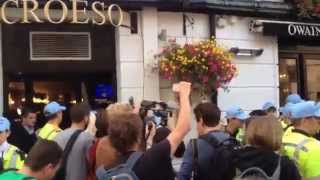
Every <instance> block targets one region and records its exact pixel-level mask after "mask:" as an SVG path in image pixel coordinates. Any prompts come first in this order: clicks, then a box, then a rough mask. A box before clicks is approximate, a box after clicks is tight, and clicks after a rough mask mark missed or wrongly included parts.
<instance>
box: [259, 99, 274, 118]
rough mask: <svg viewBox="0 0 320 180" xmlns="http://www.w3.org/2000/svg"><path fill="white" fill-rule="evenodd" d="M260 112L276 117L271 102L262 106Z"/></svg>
mask: <svg viewBox="0 0 320 180" xmlns="http://www.w3.org/2000/svg"><path fill="white" fill-rule="evenodd" d="M262 110H263V111H265V112H266V113H267V114H271V115H274V116H277V108H276V106H275V105H274V104H273V103H272V102H269V101H268V102H266V103H264V104H263V106H262Z"/></svg>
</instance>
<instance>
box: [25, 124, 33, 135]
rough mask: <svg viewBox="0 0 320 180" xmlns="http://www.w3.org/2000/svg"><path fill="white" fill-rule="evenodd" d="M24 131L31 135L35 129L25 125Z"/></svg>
mask: <svg viewBox="0 0 320 180" xmlns="http://www.w3.org/2000/svg"><path fill="white" fill-rule="evenodd" d="M23 127H24V129H25V130H26V131H27V132H28V134H29V135H31V134H33V133H34V128H31V127H28V126H25V125H23Z"/></svg>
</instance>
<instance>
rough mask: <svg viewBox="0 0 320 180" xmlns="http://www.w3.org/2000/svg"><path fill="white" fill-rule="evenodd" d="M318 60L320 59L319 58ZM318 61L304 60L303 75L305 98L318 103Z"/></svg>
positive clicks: (319, 78)
mask: <svg viewBox="0 0 320 180" xmlns="http://www.w3.org/2000/svg"><path fill="white" fill-rule="evenodd" d="M319 59H320V57H319ZM319 59H313V58H312V59H311V58H310V59H308V58H307V57H306V58H305V68H306V69H305V73H306V79H307V82H306V87H307V92H306V93H307V97H308V99H309V100H313V101H320V83H319V82H320V61H319Z"/></svg>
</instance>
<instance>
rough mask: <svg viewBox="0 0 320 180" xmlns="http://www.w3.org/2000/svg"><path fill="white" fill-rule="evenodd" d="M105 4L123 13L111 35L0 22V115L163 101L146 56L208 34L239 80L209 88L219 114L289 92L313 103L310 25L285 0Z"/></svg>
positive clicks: (318, 94)
mask: <svg viewBox="0 0 320 180" xmlns="http://www.w3.org/2000/svg"><path fill="white" fill-rule="evenodd" d="M227 2H228V3H227ZM114 3H117V4H119V5H120V6H121V7H122V8H123V10H124V18H123V20H124V21H123V26H122V27H119V28H114V27H113V26H111V25H103V26H97V25H92V24H81V25H79V24H77V25H75V24H71V23H65V24H57V25H55V24H48V23H35V22H33V23H31V24H14V25H7V24H4V23H3V24H1V26H0V28H1V41H2V47H1V58H0V59H1V62H2V66H1V68H0V72H1V73H0V74H1V77H0V78H1V79H2V81H3V83H2V84H1V85H0V92H1V93H2V94H3V96H0V109H1V110H2V111H3V112H4V113H9V112H10V111H16V109H17V108H19V107H20V106H21V105H23V104H26V103H36V104H40V105H39V109H41V108H40V107H42V106H43V104H45V103H46V102H48V101H49V100H57V101H61V102H64V103H65V104H66V103H67V104H68V103H74V102H79V101H81V100H83V99H85V100H87V101H89V102H90V103H91V104H99V103H106V102H108V101H121V102H127V101H128V99H129V97H130V96H133V97H134V99H135V101H137V102H139V101H141V100H143V99H147V100H156V101H159V100H162V101H169V100H170V99H172V98H173V97H172V96H173V95H172V93H171V89H170V88H171V87H170V84H169V83H168V82H166V81H164V80H162V79H161V78H160V77H159V75H158V73H157V72H156V71H154V64H155V63H156V60H155V58H154V55H155V54H157V53H158V52H159V51H160V49H161V47H162V46H164V45H165V44H167V43H168V41H170V40H175V41H176V42H178V43H180V44H184V43H188V42H193V41H199V40H203V39H208V38H210V37H211V36H215V38H216V39H217V41H218V42H219V43H221V44H223V45H224V46H226V47H227V48H230V49H231V48H233V49H237V50H238V51H237V52H238V55H237V56H235V59H234V63H235V64H236V65H237V68H238V70H239V74H238V76H237V77H236V78H235V79H234V80H232V82H231V83H230V85H229V90H228V91H224V90H220V89H219V91H218V95H217V103H218V105H219V107H220V108H221V109H222V110H225V109H226V108H228V107H229V106H231V105H239V106H241V107H242V108H243V109H244V110H246V111H251V110H253V109H259V108H261V106H262V104H263V103H264V102H266V101H272V102H274V103H275V104H276V105H277V106H280V105H282V104H283V101H284V98H285V96H286V95H287V94H289V93H293V92H297V93H300V94H301V95H302V96H303V97H305V98H308V99H314V100H317V99H318V98H320V86H318V83H317V82H319V81H320V73H319V72H320V71H319V70H320V69H318V68H320V66H319V65H320V61H318V60H320V56H319V55H318V54H319V46H320V44H319V42H320V41H316V40H315V39H316V38H317V37H319V35H320V31H319V27H320V26H318V25H317V24H316V23H313V22H312V20H308V21H307V23H306V22H305V20H304V19H299V17H298V16H297V12H296V9H295V6H294V4H293V2H291V1H290V2H287V1H283V0H278V1H276V0H270V1H267V0H266V1H252V2H248V1H237V2H235V1H224V2H222V1H221V2H220V1H218V0H206V1H205V0H204V1H197V0H189V1H165V0H164V1H160V0H141V1H140V0H124V1H114ZM40 8H41V3H40ZM42 8H43V7H42ZM69 8H70V7H69ZM20 10H21V9H20ZM55 11H56V13H57V14H59V13H61V11H62V10H60V9H59V8H57V9H55ZM90 11H91V10H89V13H90ZM11 14H12V16H15V15H16V14H17V12H16V13H14V12H13V13H11ZM39 16H41V14H40V15H39ZM302 22H304V23H302ZM289 26H290V27H289ZM308 28H309V29H308ZM306 29H308V30H306ZM302 31H303V32H302ZM306 31H308V32H306ZM318 40H319V39H318ZM257 52H258V53H257Z"/></svg>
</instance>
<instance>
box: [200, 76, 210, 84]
mask: <svg viewBox="0 0 320 180" xmlns="http://www.w3.org/2000/svg"><path fill="white" fill-rule="evenodd" d="M201 79H202V82H203V83H208V81H209V76H206V75H204V76H202V77H201Z"/></svg>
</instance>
